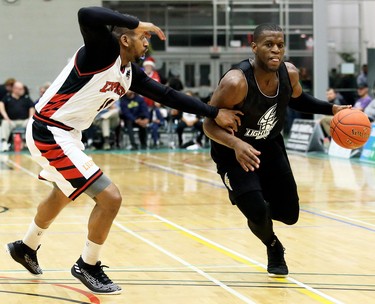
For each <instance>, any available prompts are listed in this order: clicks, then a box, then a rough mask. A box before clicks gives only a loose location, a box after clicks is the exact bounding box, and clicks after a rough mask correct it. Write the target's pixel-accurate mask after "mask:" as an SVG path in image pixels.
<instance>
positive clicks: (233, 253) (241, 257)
mask: <svg viewBox="0 0 375 304" xmlns="http://www.w3.org/2000/svg"><path fill="white" fill-rule="evenodd" d="M139 209H140V210H143V212H145V213H147V214H150V215H151V216H152V217H155V218H157V219H159V220H160V221H162V222H164V223H165V224H167V225H170V226H172V227H173V228H175V229H177V230H180V231H182V232H184V233H183V234H184V235H187V236H189V237H190V238H193V239H195V240H197V239H198V240H200V242H201V243H203V244H204V245H209V247H211V248H213V249H216V250H218V251H219V252H221V253H224V254H226V255H227V256H229V257H231V258H234V259H235V260H237V261H239V262H242V263H244V262H245V264H247V265H248V266H251V267H254V266H257V267H261V268H263V269H267V267H266V266H265V265H264V264H262V263H260V262H258V261H256V260H254V259H251V258H249V257H247V256H244V255H242V254H241V253H239V252H236V251H234V250H232V249H229V248H227V247H225V246H223V245H221V244H219V243H216V242H214V241H212V240H210V239H208V238H206V237H204V236H202V235H200V234H198V233H195V232H193V231H191V230H189V229H187V228H184V227H182V226H181V225H178V224H176V223H174V222H172V221H170V220H168V219H166V218H164V217H162V216H160V215H157V214H155V213H152V212H150V211H148V210H146V209H144V208H139ZM246 262H247V263H246ZM248 263H250V265H249V264H248ZM276 280H277V281H285V280H287V281H290V282H292V283H294V284H296V285H297V286H299V287H301V288H303V289H306V292H304V291H303V290H300V292H302V293H303V294H305V295H307V296H309V297H310V298H313V299H315V300H318V301H319V302H321V303H335V304H342V303H343V302H341V301H339V300H337V299H335V298H333V297H331V296H329V295H326V294H324V293H323V292H320V291H319V290H316V289H314V288H313V287H310V286H308V285H306V284H304V283H302V282H300V281H298V280H296V279H293V278H291V277H289V276H288V277H287V278H285V279H276ZM307 291H309V292H311V293H313V294H315V295H318V296H319V297H321V298H323V299H320V298H317V297H316V296H314V295H311V294H309V293H307ZM322 300H323V301H322ZM326 300H328V301H330V302H327V301H326Z"/></svg>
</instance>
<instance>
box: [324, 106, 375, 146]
mask: <svg viewBox="0 0 375 304" xmlns="http://www.w3.org/2000/svg"><path fill="white" fill-rule="evenodd" d="M330 130H331V136H332V139H333V140H334V141H335V143H337V144H338V145H339V146H341V147H343V148H346V149H357V148H360V147H362V146H363V145H364V144H365V143H366V142H367V140H368V139H369V137H370V134H371V123H370V120H369V119H368V117H367V115H366V114H365V113H363V112H362V111H360V110H355V109H344V110H341V111H339V112H338V113H337V114H336V115H335V116H333V118H332V120H331V125H330Z"/></svg>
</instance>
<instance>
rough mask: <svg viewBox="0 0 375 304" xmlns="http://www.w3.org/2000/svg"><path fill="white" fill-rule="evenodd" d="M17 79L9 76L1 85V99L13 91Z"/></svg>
mask: <svg viewBox="0 0 375 304" xmlns="http://www.w3.org/2000/svg"><path fill="white" fill-rule="evenodd" d="M15 82H16V80H15V79H14V78H8V79H7V80H5V82H4V84H2V85H0V100H3V98H4V96H5V95H7V94H11V93H12V88H13V85H14V83H15Z"/></svg>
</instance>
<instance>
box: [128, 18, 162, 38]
mask: <svg viewBox="0 0 375 304" xmlns="http://www.w3.org/2000/svg"><path fill="white" fill-rule="evenodd" d="M134 32H139V33H145V34H146V37H147V38H150V37H151V35H150V32H151V33H155V34H156V35H158V37H159V39H160V40H165V39H166V38H165V34H164V32H163V31H162V30H161V29H160V28H159V27H158V26H156V25H154V24H153V23H151V22H142V21H139V24H138V27H137V28H136V29H134Z"/></svg>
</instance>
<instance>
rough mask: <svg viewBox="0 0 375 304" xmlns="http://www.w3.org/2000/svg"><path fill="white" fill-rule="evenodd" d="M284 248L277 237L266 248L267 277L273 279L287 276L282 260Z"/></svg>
mask: <svg viewBox="0 0 375 304" xmlns="http://www.w3.org/2000/svg"><path fill="white" fill-rule="evenodd" d="M284 251H285V248H284V247H283V245H282V244H281V242H280V241H279V240H278V238H277V237H275V239H274V240H273V241H272V243H271V245H270V246H267V256H268V266H267V271H268V275H269V276H270V277H273V278H285V277H286V276H287V275H288V272H289V271H288V266H287V265H286V262H285V260H284Z"/></svg>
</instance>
